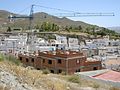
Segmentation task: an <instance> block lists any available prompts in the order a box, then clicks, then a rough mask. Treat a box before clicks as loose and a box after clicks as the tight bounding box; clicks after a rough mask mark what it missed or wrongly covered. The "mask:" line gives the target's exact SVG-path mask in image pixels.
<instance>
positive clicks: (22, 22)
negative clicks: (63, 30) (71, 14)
mask: <svg viewBox="0 0 120 90" xmlns="http://www.w3.org/2000/svg"><path fill="white" fill-rule="evenodd" d="M10 13H11V12H8V11H4V10H0V24H1V26H3V27H4V26H8V25H9V24H10V26H14V27H23V28H26V27H28V25H29V20H28V19H15V20H14V22H11V23H10V22H9V20H8V15H10ZM11 14H12V15H18V14H14V13H11ZM19 16H20V15H19ZM43 22H51V23H55V24H57V25H59V26H61V27H64V26H74V27H76V26H81V27H82V28H86V27H89V26H92V25H90V24H87V23H85V22H82V21H73V20H70V19H68V18H66V17H63V18H59V17H56V16H52V15H49V14H47V13H44V12H37V13H34V20H33V26H36V25H41V24H42V23H43ZM96 27H98V26H96Z"/></svg>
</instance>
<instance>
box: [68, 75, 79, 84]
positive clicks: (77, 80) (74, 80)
mask: <svg viewBox="0 0 120 90" xmlns="http://www.w3.org/2000/svg"><path fill="white" fill-rule="evenodd" d="M68 81H70V82H73V83H80V77H79V76H77V75H73V76H71V77H69V78H68Z"/></svg>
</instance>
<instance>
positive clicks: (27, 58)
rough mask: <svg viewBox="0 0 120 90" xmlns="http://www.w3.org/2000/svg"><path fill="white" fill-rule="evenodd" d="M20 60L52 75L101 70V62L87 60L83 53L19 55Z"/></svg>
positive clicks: (51, 52)
mask: <svg viewBox="0 0 120 90" xmlns="http://www.w3.org/2000/svg"><path fill="white" fill-rule="evenodd" d="M18 58H19V60H20V61H21V62H22V63H23V64H25V65H27V66H33V67H35V68H36V69H46V68H47V69H49V70H50V71H51V73H62V72H65V73H66V74H74V73H75V72H82V71H91V70H99V69H101V68H102V66H101V61H97V60H89V61H88V60H87V58H86V57H85V56H84V55H83V53H81V52H76V51H61V50H57V51H46V52H38V53H37V54H36V53H34V54H27V53H26V54H21V53H20V54H19V55H18Z"/></svg>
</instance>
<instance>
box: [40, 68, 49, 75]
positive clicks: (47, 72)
mask: <svg viewBox="0 0 120 90" xmlns="http://www.w3.org/2000/svg"><path fill="white" fill-rule="evenodd" d="M42 73H43V74H49V73H50V71H49V70H48V69H43V70H42Z"/></svg>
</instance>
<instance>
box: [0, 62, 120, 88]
mask: <svg viewBox="0 0 120 90" xmlns="http://www.w3.org/2000/svg"><path fill="white" fill-rule="evenodd" d="M0 90H119V89H118V88H113V87H112V86H109V85H107V84H99V82H95V81H89V80H86V79H83V78H80V77H78V76H75V75H71V76H70V75H66V76H65V75H56V74H45V72H44V73H43V71H40V70H35V69H34V68H33V67H26V68H25V67H23V66H21V65H19V66H16V65H15V64H14V63H11V62H9V61H1V62H0Z"/></svg>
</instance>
